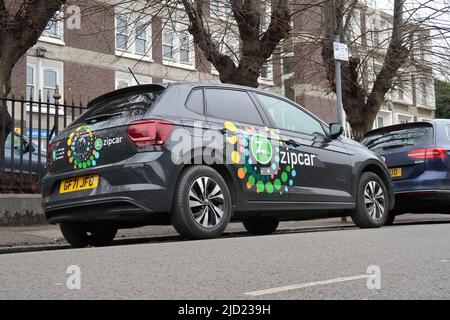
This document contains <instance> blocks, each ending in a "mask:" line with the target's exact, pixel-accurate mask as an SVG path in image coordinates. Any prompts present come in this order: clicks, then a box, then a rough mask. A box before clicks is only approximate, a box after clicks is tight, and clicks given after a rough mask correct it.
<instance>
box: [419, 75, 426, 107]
mask: <svg viewBox="0 0 450 320" xmlns="http://www.w3.org/2000/svg"><path fill="white" fill-rule="evenodd" d="M420 92H421V103H422V105H424V106H426V105H427V82H426V80H425V79H422V80H421V81H420Z"/></svg>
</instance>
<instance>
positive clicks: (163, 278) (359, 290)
mask: <svg viewBox="0 0 450 320" xmlns="http://www.w3.org/2000/svg"><path fill="white" fill-rule="evenodd" d="M316 223H317V222H316ZM449 234H450V221H449V220H448V218H447V217H445V216H443V218H442V219H440V220H435V219H431V220H430V219H428V220H427V219H422V220H420V219H419V220H415V221H410V222H404V223H400V224H397V225H394V226H391V227H384V228H380V229H364V230H362V229H357V228H353V227H348V228H339V229H336V228H334V227H330V228H327V227H321V228H318V229H317V228H309V229H298V230H290V231H286V232H281V233H279V234H275V235H270V236H258V237H255V236H244V235H237V236H228V237H222V238H219V239H213V240H202V241H182V240H180V239H178V240H176V241H161V242H148V243H146V242H143V243H138V244H120V243H119V244H117V243H116V245H114V246H111V247H105V248H85V249H71V250H54V251H40V252H30V253H16V254H3V255H0V283H1V284H2V285H1V286H0V299H13V298H20V299H449V298H450V241H449ZM70 265H77V266H79V267H80V271H81V289H79V290H76V289H75V290H69V289H68V288H67V286H66V281H67V279H68V276H69V275H68V274H67V268H68V266H70ZM370 266H372V267H371V268H374V267H373V266H375V268H379V270H380V279H381V289H368V287H367V277H368V274H367V269H368V267H370ZM285 286H290V288H288V289H290V290H287V289H286V288H281V289H278V292H276V291H277V290H275V291H274V290H273V288H279V287H285ZM268 289H269V292H270V293H268V294H261V292H267V291H261V290H268ZM255 291H256V294H261V295H249V294H248V293H249V292H255ZM258 292H259V293H258ZM254 294H255V293H254Z"/></svg>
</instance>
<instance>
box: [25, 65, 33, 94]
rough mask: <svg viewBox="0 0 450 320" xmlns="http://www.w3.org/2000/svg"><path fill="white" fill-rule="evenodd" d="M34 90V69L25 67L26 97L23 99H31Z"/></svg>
mask: <svg viewBox="0 0 450 320" xmlns="http://www.w3.org/2000/svg"><path fill="white" fill-rule="evenodd" d="M35 88H36V77H35V76H34V67H33V66H31V65H29V66H27V75H26V97H25V99H27V100H28V99H30V98H31V99H33V96H34V92H35Z"/></svg>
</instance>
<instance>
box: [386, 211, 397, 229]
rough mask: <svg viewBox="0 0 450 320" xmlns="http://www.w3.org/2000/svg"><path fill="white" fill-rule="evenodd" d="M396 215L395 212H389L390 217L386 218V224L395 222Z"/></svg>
mask: <svg viewBox="0 0 450 320" xmlns="http://www.w3.org/2000/svg"><path fill="white" fill-rule="evenodd" d="M395 217H396V215H395V214H394V213H393V212H389V214H388V217H387V219H386V222H385V223H384V225H385V226H392V225H393V224H394V220H395Z"/></svg>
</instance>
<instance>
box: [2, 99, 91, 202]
mask: <svg viewBox="0 0 450 320" xmlns="http://www.w3.org/2000/svg"><path fill="white" fill-rule="evenodd" d="M0 103H1V104H2V105H3V107H4V108H3V110H5V109H6V110H8V112H9V114H10V116H11V118H12V120H13V123H14V130H13V132H8V131H10V130H7V129H6V125H5V123H0V130H1V133H2V135H1V136H2V137H5V136H6V135H7V138H6V140H5V141H4V143H1V142H0V152H3V155H4V157H3V163H2V164H1V166H0V193H5V192H7V193H35V192H39V190H38V181H39V180H40V179H41V178H42V177H43V176H44V175H45V173H46V158H47V144H48V142H49V141H50V140H51V139H52V138H54V137H55V136H56V135H57V134H58V133H59V132H60V131H61V130H62V129H64V128H65V127H66V126H68V125H69V124H70V123H71V122H72V121H73V120H75V119H76V118H77V117H79V116H80V115H81V114H82V113H83V112H84V111H85V110H86V107H84V106H83V104H82V103H80V104H78V105H76V104H75V103H74V102H73V101H72V103H70V104H69V103H67V102H66V101H64V103H62V104H59V103H58V101H55V100H54V99H50V97H48V98H47V99H46V100H45V101H42V100H41V99H38V100H37V101H35V100H33V99H28V100H27V99H25V98H23V97H22V98H20V99H17V98H15V97H14V96H12V97H7V98H0ZM1 118H2V119H5V117H1ZM3 122H5V121H3Z"/></svg>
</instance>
